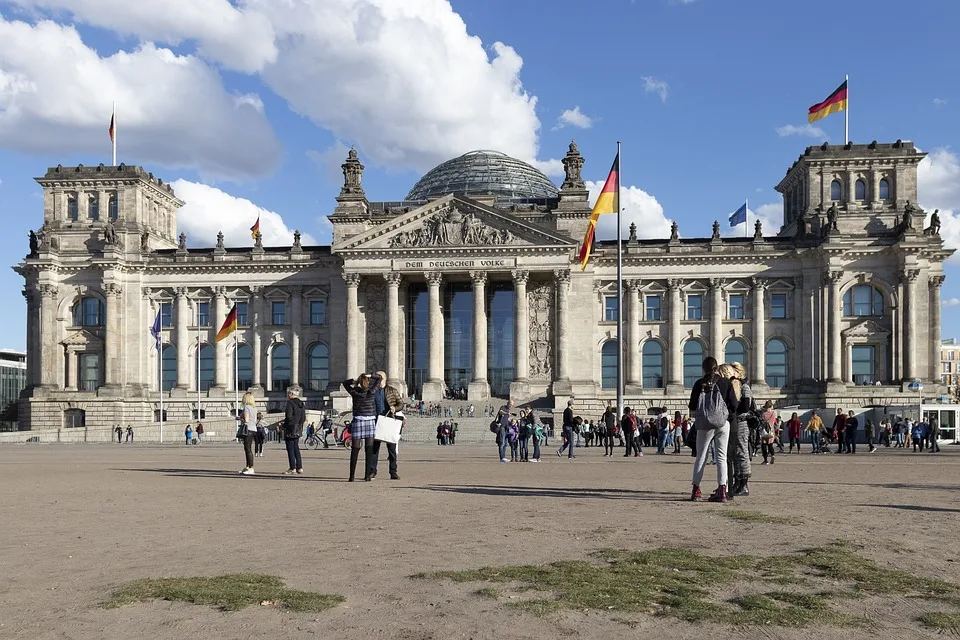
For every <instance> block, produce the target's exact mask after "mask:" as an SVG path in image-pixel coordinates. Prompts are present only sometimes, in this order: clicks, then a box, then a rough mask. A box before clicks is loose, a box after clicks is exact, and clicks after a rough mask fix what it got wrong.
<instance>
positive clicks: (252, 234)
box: [250, 216, 260, 240]
mask: <svg viewBox="0 0 960 640" xmlns="http://www.w3.org/2000/svg"><path fill="white" fill-rule="evenodd" d="M259 233H260V216H257V221H256V222H254V223H253V226H252V227H250V237H251V238H253V239H254V240H256V239H257V234H259Z"/></svg>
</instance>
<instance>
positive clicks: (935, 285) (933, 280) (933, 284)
mask: <svg viewBox="0 0 960 640" xmlns="http://www.w3.org/2000/svg"><path fill="white" fill-rule="evenodd" d="M946 279H947V277H946V276H931V277H930V280H928V281H927V286H929V287H930V288H931V289H939V288H940V287H942V286H943V281H944V280H946Z"/></svg>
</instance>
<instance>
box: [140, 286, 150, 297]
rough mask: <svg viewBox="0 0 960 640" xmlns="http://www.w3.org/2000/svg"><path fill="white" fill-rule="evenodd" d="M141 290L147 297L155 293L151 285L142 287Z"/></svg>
mask: <svg viewBox="0 0 960 640" xmlns="http://www.w3.org/2000/svg"><path fill="white" fill-rule="evenodd" d="M140 291H141V292H142V293H143V296H144V297H145V298H149V297H150V296H152V295H153V289H152V288H150V287H144V288H143V289H141V290H140Z"/></svg>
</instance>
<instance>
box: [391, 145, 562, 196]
mask: <svg viewBox="0 0 960 640" xmlns="http://www.w3.org/2000/svg"><path fill="white" fill-rule="evenodd" d="M451 193H462V194H464V195H468V196H469V195H477V196H479V195H494V196H498V197H499V198H506V199H526V198H556V197H557V196H558V195H559V191H558V190H557V187H556V185H554V184H553V183H552V182H550V178H548V177H547V176H546V175H544V174H543V172H542V171H540V170H539V169H537V168H535V167H532V166H530V165H529V164H527V163H526V162H521V161H520V160H517V159H516V158H511V157H510V156H508V155H505V154H503V153H500V152H499V151H471V152H470V153H465V154H463V155H462V156H460V157H459V158H454V159H453V160H447V161H446V162H444V163H442V164H439V165H437V166H436V167H434V168H433V169H431V170H430V171H428V172H427V173H426V174H425V175H424V176H423V177H422V178H420V180H419V182H417V184H415V185H413V189H411V190H410V193H408V194H407V197H406V199H407V200H427V199H429V198H436V197H440V196H445V195H448V194H451Z"/></svg>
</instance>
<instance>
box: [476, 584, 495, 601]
mask: <svg viewBox="0 0 960 640" xmlns="http://www.w3.org/2000/svg"><path fill="white" fill-rule="evenodd" d="M476 593H477V595H478V596H483V597H484V598H493V599H496V598H499V597H500V590H499V589H494V588H493V587H483V588H482V589H477V592H476Z"/></svg>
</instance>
